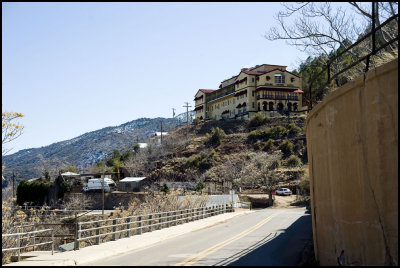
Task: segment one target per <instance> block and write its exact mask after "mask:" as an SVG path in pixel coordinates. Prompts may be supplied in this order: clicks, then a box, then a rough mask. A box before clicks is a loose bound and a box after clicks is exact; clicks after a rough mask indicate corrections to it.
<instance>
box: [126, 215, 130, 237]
mask: <svg viewBox="0 0 400 268" xmlns="http://www.w3.org/2000/svg"><path fill="white" fill-rule="evenodd" d="M126 223H127V224H126V230H127V231H126V236H127V237H131V218H129V217H128V218H126Z"/></svg>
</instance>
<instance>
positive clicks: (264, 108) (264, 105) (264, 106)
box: [263, 101, 267, 111]
mask: <svg viewBox="0 0 400 268" xmlns="http://www.w3.org/2000/svg"><path fill="white" fill-rule="evenodd" d="M263 110H264V111H266V110H267V102H266V101H264V102H263Z"/></svg>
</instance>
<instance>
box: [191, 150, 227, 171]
mask: <svg viewBox="0 0 400 268" xmlns="http://www.w3.org/2000/svg"><path fill="white" fill-rule="evenodd" d="M219 160H220V158H219V155H218V153H217V152H216V151H214V150H212V151H211V152H210V153H209V154H207V153H205V152H201V153H200V154H196V155H192V156H190V157H189V158H188V159H187V161H186V163H185V164H184V167H185V168H198V169H199V170H202V171H203V170H206V169H209V168H211V167H212V166H214V165H215V163H216V162H217V161H219Z"/></svg>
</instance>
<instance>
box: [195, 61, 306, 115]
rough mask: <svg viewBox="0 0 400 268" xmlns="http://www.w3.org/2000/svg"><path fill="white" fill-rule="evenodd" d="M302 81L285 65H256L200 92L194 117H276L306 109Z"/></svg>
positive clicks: (196, 97) (196, 99) (196, 96)
mask: <svg viewBox="0 0 400 268" xmlns="http://www.w3.org/2000/svg"><path fill="white" fill-rule="evenodd" d="M300 85H301V78H300V77H299V76H297V75H295V74H293V73H291V72H288V71H287V70H286V66H280V65H269V64H263V65H257V66H255V67H253V68H243V69H242V70H241V71H240V73H239V74H238V75H236V76H233V77H231V78H229V79H227V80H224V81H222V82H221V84H220V86H219V89H199V90H198V91H197V93H196V95H195V98H194V101H195V109H194V110H195V117H196V118H200V119H223V118H236V119H244V118H249V117H251V116H253V115H255V114H256V113H262V114H265V115H267V116H274V115H275V114H276V113H277V112H282V111H288V110H289V111H300V110H303V109H304V106H303V100H302V94H303V93H304V92H303V91H302V90H301V89H300Z"/></svg>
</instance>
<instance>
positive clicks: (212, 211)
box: [74, 204, 234, 250]
mask: <svg viewBox="0 0 400 268" xmlns="http://www.w3.org/2000/svg"><path fill="white" fill-rule="evenodd" d="M226 212H234V207H233V206H232V205H230V206H228V205H226V204H224V205H217V206H211V207H200V208H192V209H183V210H176V211H169V212H159V213H153V214H146V215H137V216H128V217H122V218H113V219H104V220H97V221H88V222H77V231H76V237H75V244H74V250H79V249H80V242H81V241H87V240H90V239H95V245H99V244H100V237H106V236H108V235H112V237H111V241H116V240H118V239H119V238H120V237H119V236H121V234H122V233H125V234H126V236H123V237H130V236H131V235H140V234H142V233H143V232H146V231H147V232H151V231H153V229H154V228H157V229H158V230H160V229H162V228H168V227H170V226H171V225H175V226H176V225H178V224H183V223H186V222H190V221H194V220H199V219H204V218H207V217H211V216H214V215H218V214H222V213H226ZM109 222H112V223H111V224H109ZM101 224H104V225H102V226H101ZM132 225H134V226H132ZM85 226H88V227H87V228H84V227H85ZM93 226H95V227H93ZM117 227H119V229H120V230H117ZM107 228H108V229H110V228H111V230H110V231H109V230H107ZM133 231H134V232H135V233H134V234H132V232H133ZM88 232H90V235H88V236H85V237H83V234H85V233H88ZM93 232H95V234H94V235H93ZM117 234H118V235H117Z"/></svg>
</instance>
